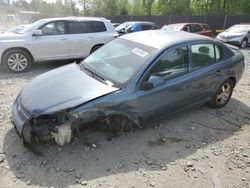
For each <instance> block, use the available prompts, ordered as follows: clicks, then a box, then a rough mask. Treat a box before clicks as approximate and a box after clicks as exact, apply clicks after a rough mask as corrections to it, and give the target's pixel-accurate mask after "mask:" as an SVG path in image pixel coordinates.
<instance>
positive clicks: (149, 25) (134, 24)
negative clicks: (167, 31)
mask: <svg viewBox="0 0 250 188" xmlns="http://www.w3.org/2000/svg"><path fill="white" fill-rule="evenodd" d="M153 29H158V26H157V25H156V24H155V23H153V22H142V21H131V22H124V23H122V24H120V25H119V26H117V27H116V28H115V30H116V32H117V33H118V34H119V35H123V34H127V33H133V32H138V31H145V30H153Z"/></svg>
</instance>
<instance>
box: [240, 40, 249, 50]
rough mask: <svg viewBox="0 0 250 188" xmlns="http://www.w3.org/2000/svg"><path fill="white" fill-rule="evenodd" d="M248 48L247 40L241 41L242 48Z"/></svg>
mask: <svg viewBox="0 0 250 188" xmlns="http://www.w3.org/2000/svg"><path fill="white" fill-rule="evenodd" d="M246 47H247V39H246V38H244V39H243V40H242V41H241V43H240V48H242V49H243V48H246Z"/></svg>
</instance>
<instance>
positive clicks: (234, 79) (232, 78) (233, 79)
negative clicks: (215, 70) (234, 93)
mask: <svg viewBox="0 0 250 188" xmlns="http://www.w3.org/2000/svg"><path fill="white" fill-rule="evenodd" d="M228 79H230V80H232V81H233V83H234V86H235V84H236V78H235V77H230V78H228Z"/></svg>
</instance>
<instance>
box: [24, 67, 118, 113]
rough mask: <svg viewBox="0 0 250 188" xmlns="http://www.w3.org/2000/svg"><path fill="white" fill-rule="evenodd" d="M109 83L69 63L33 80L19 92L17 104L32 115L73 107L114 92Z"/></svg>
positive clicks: (114, 89)
mask: <svg viewBox="0 0 250 188" xmlns="http://www.w3.org/2000/svg"><path fill="white" fill-rule="evenodd" d="M116 90H118V88H115V87H111V86H108V85H106V84H104V83H102V82H100V81H98V80H96V79H94V78H92V77H90V76H89V75H87V74H86V73H85V72H84V71H82V70H81V69H80V67H79V65H77V64H70V65H66V66H63V67H61V68H57V69H55V70H52V71H49V72H47V73H44V74H42V75H40V76H38V77H37V78H35V79H34V80H32V81H31V82H30V83H29V84H28V85H27V86H26V87H25V88H24V89H23V90H22V92H21V94H20V99H21V100H20V103H21V105H22V106H23V108H25V109H26V110H27V111H29V112H30V113H31V114H32V115H36V114H37V115H39V114H41V113H50V112H54V111H59V110H63V109H67V108H72V107H75V106H77V105H80V104H82V103H85V102H87V101H89V100H92V99H95V98H97V97H101V96H103V95H106V94H108V93H111V92H114V91H116Z"/></svg>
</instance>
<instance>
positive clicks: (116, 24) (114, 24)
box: [112, 23, 120, 27]
mask: <svg viewBox="0 0 250 188" xmlns="http://www.w3.org/2000/svg"><path fill="white" fill-rule="evenodd" d="M112 25H113V26H114V27H117V26H119V25H120V23H112Z"/></svg>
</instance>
